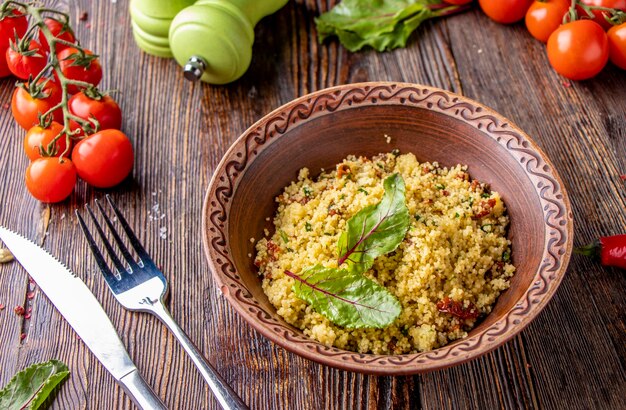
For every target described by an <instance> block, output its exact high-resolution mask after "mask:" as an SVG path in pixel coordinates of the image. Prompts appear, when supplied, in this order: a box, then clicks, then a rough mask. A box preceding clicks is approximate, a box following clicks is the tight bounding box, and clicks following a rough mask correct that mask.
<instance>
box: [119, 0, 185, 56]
mask: <svg viewBox="0 0 626 410" xmlns="http://www.w3.org/2000/svg"><path fill="white" fill-rule="evenodd" d="M194 2H195V0H165V1H164V0H131V1H130V6H129V7H130V18H131V24H132V27H133V36H134V37H135V42H136V43H137V45H138V46H139V47H140V48H141V49H142V50H143V51H145V52H146V53H148V54H152V55H155V56H157V57H172V51H171V50H170V42H169V33H170V25H171V24H172V20H173V19H174V16H176V14H178V12H179V11H181V10H182V9H184V8H185V7H189V6H191V5H192V4H193V3H194Z"/></svg>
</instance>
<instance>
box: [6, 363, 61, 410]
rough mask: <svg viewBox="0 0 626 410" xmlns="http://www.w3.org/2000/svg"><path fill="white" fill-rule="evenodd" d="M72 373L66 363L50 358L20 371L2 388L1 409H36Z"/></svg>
mask: <svg viewBox="0 0 626 410" xmlns="http://www.w3.org/2000/svg"><path fill="white" fill-rule="evenodd" d="M69 374H70V372H69V370H68V368H67V366H66V365H65V363H63V362H61V361H58V360H50V361H47V362H44V363H35V364H33V365H32V366H30V367H27V368H26V369H24V370H22V371H20V372H18V373H17V374H16V375H15V376H13V378H12V379H11V380H10V381H9V383H8V384H7V385H6V386H4V388H3V389H2V390H0V409H6V410H22V409H29V410H36V409H38V408H39V407H40V406H41V405H42V404H43V402H44V401H45V400H46V399H47V398H48V396H49V395H50V393H51V392H52V391H53V390H54V388H55V387H56V386H57V385H59V384H60V383H61V382H62V381H63V380H65V378H66V377H67V376H68V375H69Z"/></svg>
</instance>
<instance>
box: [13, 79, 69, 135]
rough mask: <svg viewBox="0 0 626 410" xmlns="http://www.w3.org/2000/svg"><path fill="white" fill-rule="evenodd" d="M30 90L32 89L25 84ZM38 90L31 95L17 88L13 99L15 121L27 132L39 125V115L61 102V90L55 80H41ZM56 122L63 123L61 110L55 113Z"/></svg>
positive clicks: (38, 82)
mask: <svg viewBox="0 0 626 410" xmlns="http://www.w3.org/2000/svg"><path fill="white" fill-rule="evenodd" d="M25 87H26V88H28V89H29V90H30V89H31V87H30V86H29V85H28V84H25ZM35 88H36V90H33V91H34V92H33V93H31V92H29V91H27V90H25V89H24V88H22V87H15V91H13V97H12V99H11V111H12V112H13V117H15V121H17V123H18V124H19V125H20V127H22V128H24V129H25V130H28V129H30V128H31V127H32V126H34V125H37V124H39V115H40V114H44V113H45V112H47V111H48V110H49V109H50V108H52V107H54V106H55V105H57V104H58V103H60V102H61V89H60V88H59V86H58V85H57V83H56V82H55V81H54V80H50V79H47V78H46V79H44V78H41V79H39V81H37V87H35ZM52 118H53V120H54V121H57V122H63V114H62V112H61V110H60V109H57V110H55V111H53V113H52Z"/></svg>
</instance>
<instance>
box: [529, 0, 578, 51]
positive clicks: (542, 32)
mask: <svg viewBox="0 0 626 410" xmlns="http://www.w3.org/2000/svg"><path fill="white" fill-rule="evenodd" d="M569 7H570V2H569V1H568V0H547V1H534V2H533V4H531V6H530V8H529V9H528V11H527V12H526V28H527V29H528V32H529V33H530V34H531V35H532V36H533V37H535V38H536V39H537V40H539V41H542V42H544V43H546V42H547V41H548V38H550V34H552V33H553V32H554V30H556V29H557V28H559V26H560V25H561V23H562V22H563V16H564V15H565V14H567V11H568V10H569Z"/></svg>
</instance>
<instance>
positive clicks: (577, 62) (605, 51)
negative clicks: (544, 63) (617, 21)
mask: <svg viewBox="0 0 626 410" xmlns="http://www.w3.org/2000/svg"><path fill="white" fill-rule="evenodd" d="M548 59H549V60H550V64H551V65H552V67H553V68H554V69H555V70H556V71H557V72H558V73H559V74H561V75H562V76H564V77H567V78H569V79H570V80H586V79H588V78H591V77H593V76H595V75H596V74H598V73H599V72H600V71H602V69H603V68H604V66H605V65H606V63H607V61H608V59H609V41H608V38H607V36H606V33H605V32H604V30H603V29H602V27H600V25H599V24H598V23H596V22H595V21H593V20H576V21H572V22H571V23H567V24H564V25H562V26H561V27H559V28H557V29H556V30H555V31H554V33H552V35H550V38H549V39H548Z"/></svg>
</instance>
